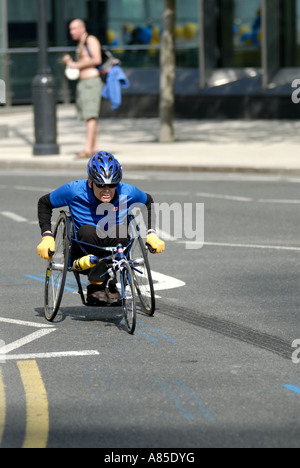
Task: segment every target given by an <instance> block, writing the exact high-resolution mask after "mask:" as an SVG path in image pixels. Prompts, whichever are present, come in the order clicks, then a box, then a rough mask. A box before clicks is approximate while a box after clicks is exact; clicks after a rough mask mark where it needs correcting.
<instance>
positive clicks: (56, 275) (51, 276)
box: [44, 213, 70, 322]
mask: <svg viewBox="0 0 300 468" xmlns="http://www.w3.org/2000/svg"><path fill="white" fill-rule="evenodd" d="M54 238H55V244H56V249H55V253H54V255H53V257H52V258H51V260H50V261H49V264H48V267H47V272H46V281H45V299H44V309H45V317H46V319H47V320H48V321H49V322H52V321H53V320H54V319H55V317H56V314H57V312H58V310H59V307H60V303H61V300H62V297H63V293H64V287H65V282H66V276H67V271H68V261H69V253H70V241H69V239H68V235H67V216H66V214H65V213H61V215H60V216H59V218H58V220H57V223H56V226H55V229H54Z"/></svg>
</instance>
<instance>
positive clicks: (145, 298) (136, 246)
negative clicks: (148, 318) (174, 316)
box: [130, 221, 155, 315]
mask: <svg viewBox="0 0 300 468" xmlns="http://www.w3.org/2000/svg"><path fill="white" fill-rule="evenodd" d="M133 223H134V226H135V227H133V228H132V229H136V232H135V233H134V237H135V236H137V237H136V238H135V240H134V241H133V245H132V248H131V250H130V260H132V273H133V278H134V284H135V288H136V291H137V294H138V296H139V299H140V302H141V305H142V307H143V309H144V311H145V312H146V313H147V314H148V315H153V314H154V312H155V293H154V286H153V280H152V274H151V268H150V263H149V259H148V250H147V249H146V247H145V243H144V240H143V239H142V237H141V235H140V233H139V229H138V227H137V226H136V225H135V221H133ZM133 223H132V224H133Z"/></svg>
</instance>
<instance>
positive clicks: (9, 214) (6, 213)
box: [1, 211, 28, 223]
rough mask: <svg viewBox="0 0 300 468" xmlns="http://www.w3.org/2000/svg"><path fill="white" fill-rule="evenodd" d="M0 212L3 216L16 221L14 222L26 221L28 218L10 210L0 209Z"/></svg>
mask: <svg viewBox="0 0 300 468" xmlns="http://www.w3.org/2000/svg"><path fill="white" fill-rule="evenodd" d="M1 214H2V215H3V216H5V217H6V218H9V219H12V220H13V221H16V223H28V219H26V218H24V217H23V216H20V215H18V214H16V213H12V212H11V211H1Z"/></svg>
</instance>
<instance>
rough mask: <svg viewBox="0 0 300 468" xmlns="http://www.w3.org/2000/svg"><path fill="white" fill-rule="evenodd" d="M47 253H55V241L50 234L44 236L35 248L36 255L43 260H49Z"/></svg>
mask: <svg viewBox="0 0 300 468" xmlns="http://www.w3.org/2000/svg"><path fill="white" fill-rule="evenodd" d="M49 251H50V252H52V253H54V252H55V240H54V237H53V235H52V234H45V235H44V236H43V239H42V242H41V243H40V244H39V245H38V247H37V253H38V255H39V256H40V257H41V258H43V259H44V260H50V258H51V256H50V255H49Z"/></svg>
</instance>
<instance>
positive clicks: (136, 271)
mask: <svg viewBox="0 0 300 468" xmlns="http://www.w3.org/2000/svg"><path fill="white" fill-rule="evenodd" d="M128 220H129V227H130V229H129V234H130V241H129V243H128V245H126V246H123V249H120V252H118V250H117V248H115V247H111V248H104V249H103V248H100V247H99V249H101V250H102V251H103V250H109V251H110V255H108V256H107V257H104V258H102V257H101V260H102V261H105V262H108V263H109V265H110V268H109V269H108V272H109V271H110V274H112V272H113V273H117V272H119V276H120V284H121V296H122V309H123V313H124V318H125V322H126V325H127V329H128V332H129V333H131V334H132V333H133V332H134V329H135V324H136V297H135V296H136V295H135V291H136V292H137V295H138V298H139V300H140V303H141V306H142V309H143V310H144V311H145V312H146V313H147V314H148V315H153V314H154V312H155V294H154V286H153V280H152V274H151V268H150V264H149V260H148V249H147V247H146V245H145V242H144V240H143V239H142V237H141V231H140V228H139V226H138V223H137V222H136V219H135V217H134V215H133V214H130V215H128ZM54 237H55V241H56V250H55V253H54V255H53V257H52V258H51V260H50V261H49V263H48V266H47V271H46V280H45V293H44V311H45V317H46V319H47V320H48V321H53V320H54V319H55V317H56V315H57V313H58V311H59V308H60V304H61V301H62V297H63V293H64V288H65V282H66V277H67V273H68V272H72V273H73V274H74V276H75V279H76V282H77V285H78V293H79V295H80V297H81V301H82V304H83V305H84V306H89V304H88V303H87V301H86V298H85V294H84V291H83V287H82V282H81V275H80V273H79V272H78V271H76V270H74V268H73V261H74V260H75V258H73V257H72V246H73V245H74V244H75V243H76V244H77V245H79V246H80V247H81V249H83V250H84V251H85V250H86V248H88V247H89V246H90V247H95V246H94V245H92V244H87V243H85V242H82V241H79V240H78V239H77V234H76V231H75V228H74V223H73V220H72V216H71V214H70V213H66V212H65V211H61V212H60V215H59V217H58V219H57V222H56V226H55V228H54ZM96 247H98V246H96ZM87 250H88V249H87ZM122 251H123V252H122ZM87 253H88V252H87ZM105 275H106V273H105ZM128 290H130V291H131V292H130V293H128V295H126V294H127V291H128ZM129 303H131V306H130V308H129V306H128V304H129ZM112 306H114V304H112Z"/></svg>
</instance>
